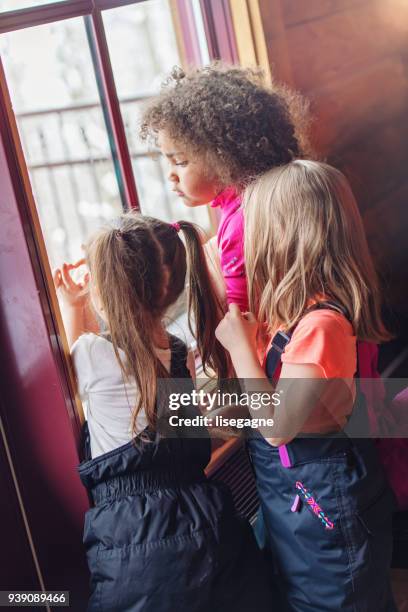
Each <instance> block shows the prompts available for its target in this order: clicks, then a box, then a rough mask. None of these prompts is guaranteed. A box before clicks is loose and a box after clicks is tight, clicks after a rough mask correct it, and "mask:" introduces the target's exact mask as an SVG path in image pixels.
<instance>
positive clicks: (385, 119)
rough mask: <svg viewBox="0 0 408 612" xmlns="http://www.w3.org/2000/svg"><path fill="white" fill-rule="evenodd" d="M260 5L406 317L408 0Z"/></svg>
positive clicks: (277, 61)
mask: <svg viewBox="0 0 408 612" xmlns="http://www.w3.org/2000/svg"><path fill="white" fill-rule="evenodd" d="M272 5H273V6H274V12H273V13H272V11H271V6H272ZM259 7H260V12H261V16H262V21H263V25H264V33H265V41H266V45H267V48H268V58H269V62H270V65H271V67H272V75H273V76H275V78H277V79H278V80H279V79H282V80H284V81H286V83H287V84H288V85H290V86H292V87H294V88H296V89H298V90H299V91H301V92H302V93H304V94H305V95H306V96H307V97H309V98H310V100H311V102H312V111H313V114H314V118H315V120H314V123H313V125H312V142H313V144H314V147H315V149H316V151H317V153H318V154H320V155H321V157H323V158H325V159H327V160H328V161H329V162H331V163H333V164H334V165H335V166H337V167H338V168H340V169H341V170H343V171H344V172H345V173H346V175H347V176H348V177H349V179H350V181H351V183H352V186H353V189H354V191H355V193H356V196H357V199H358V202H359V206H360V209H361V211H362V214H363V219H364V223H365V226H366V230H367V235H368V239H369V244H370V247H371V250H372V252H373V255H374V257H375V260H376V262H377V264H378V266H379V271H380V273H381V274H382V276H383V278H384V282H385V287H386V289H385V293H386V295H387V298H388V300H389V302H390V303H391V304H392V308H393V309H394V312H396V313H399V315H401V316H399V315H398V316H399V320H400V321H402V320H403V319H404V317H406V320H408V283H407V278H406V277H407V276H408V275H407V274H406V271H407V270H408V249H407V248H406V243H407V238H406V237H407V235H408V178H407V177H408V172H407V168H408V2H407V1H406V0H308V1H307V2H302V1H299V0H273V2H271V0H259ZM272 22H273V23H272ZM407 331H408V330H407Z"/></svg>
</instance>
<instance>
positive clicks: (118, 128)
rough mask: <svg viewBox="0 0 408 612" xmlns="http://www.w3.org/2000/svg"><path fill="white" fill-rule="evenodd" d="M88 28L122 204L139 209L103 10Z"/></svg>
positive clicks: (89, 20) (89, 18) (95, 14)
mask: <svg viewBox="0 0 408 612" xmlns="http://www.w3.org/2000/svg"><path fill="white" fill-rule="evenodd" d="M85 26H86V31H87V35H88V40H89V45H90V49H91V54H92V61H93V63H94V67H95V74H96V78H97V83H98V89H99V93H100V97H101V102H102V108H103V113H104V119H105V123H106V127H107V131H108V135H109V142H110V146H111V151H112V157H113V162H114V165H115V172H116V177H117V180H118V183H119V189H120V194H121V198H122V204H123V206H124V208H125V209H128V208H136V209H139V198H138V195H137V188H136V183H135V178H134V174H133V168H132V159H131V156H130V152H129V147H128V143H127V139H126V132H125V126H124V124H123V118H122V112H121V109H120V103H119V99H118V95H117V91H116V86H115V80H114V76H113V71H112V65H111V61H110V56H109V49H108V43H107V40H106V34H105V28H104V25H103V21H102V15H101V12H100V10H99V9H94V10H93V12H92V15H90V16H87V17H85Z"/></svg>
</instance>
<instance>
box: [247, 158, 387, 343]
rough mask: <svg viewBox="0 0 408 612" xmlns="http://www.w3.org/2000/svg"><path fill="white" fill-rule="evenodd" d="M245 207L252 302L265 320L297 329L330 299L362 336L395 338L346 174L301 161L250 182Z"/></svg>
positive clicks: (376, 340)
mask: <svg viewBox="0 0 408 612" xmlns="http://www.w3.org/2000/svg"><path fill="white" fill-rule="evenodd" d="M243 206H244V216H245V262H246V269H247V276H248V292H249V301H250V308H251V310H252V311H253V312H255V313H256V314H257V316H258V319H259V320H260V321H261V322H262V323H266V324H267V326H268V327H269V329H272V328H276V327H277V326H279V325H283V326H284V327H285V328H286V329H290V328H292V327H294V326H295V325H296V324H297V323H298V322H299V320H300V319H301V317H302V316H303V315H304V313H305V310H306V309H307V307H308V306H309V305H310V303H311V302H312V301H314V300H316V299H319V298H322V299H326V300H327V299H329V300H332V301H334V302H336V303H337V304H339V305H340V306H342V307H343V309H345V311H346V312H347V313H348V317H349V319H350V321H351V323H352V325H353V328H354V331H355V334H356V335H357V337H358V338H359V339H362V340H371V341H375V342H380V341H384V340H387V339H389V334H388V333H387V331H386V329H385V327H384V325H383V323H382V321H381V315H380V295H379V287H378V280H377V275H376V272H375V269H374V266H373V263H372V260H371V256H370V253H369V249H368V245H367V241H366V237H365V233H364V228H363V223H362V220H361V216H360V213H359V211H358V207H357V204H356V201H355V199H354V196H353V193H352V191H351V188H350V185H349V183H348V181H347V179H346V178H345V176H344V175H343V174H342V173H341V172H339V171H338V170H336V169H335V168H333V167H332V166H329V165H327V164H324V163H320V162H315V161H306V160H295V161H293V162H290V163H289V164H286V165H284V166H281V167H278V168H274V169H272V170H270V171H269V172H267V173H265V174H264V175H262V176H261V177H260V178H258V179H257V180H256V181H255V182H254V183H252V184H251V185H249V186H248V188H247V189H246V191H245V193H244V198H243Z"/></svg>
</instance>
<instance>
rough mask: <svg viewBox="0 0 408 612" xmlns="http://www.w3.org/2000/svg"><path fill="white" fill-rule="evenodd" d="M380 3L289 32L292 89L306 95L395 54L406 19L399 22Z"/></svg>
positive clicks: (407, 30)
mask: <svg viewBox="0 0 408 612" xmlns="http://www.w3.org/2000/svg"><path fill="white" fill-rule="evenodd" d="M382 4H383V5H385V6H384V8H383V9H381V7H380V6H379V5H378V3H376V2H372V3H369V4H363V5H357V6H354V7H352V8H350V10H348V11H343V12H340V13H335V14H334V15H329V16H327V17H326V18H325V19H318V20H312V21H309V22H308V23H305V24H303V25H302V27H295V28H291V29H289V30H288V32H287V47H288V50H289V56H290V61H291V64H292V74H293V79H294V82H295V83H296V87H298V88H300V89H302V91H305V92H308V91H310V90H313V89H315V88H318V87H321V86H323V85H326V84H327V83H330V82H332V81H333V80H334V81H335V80H337V79H339V78H343V77H345V76H347V75H349V74H350V73H354V72H356V71H359V70H360V69H361V68H362V67H366V66H369V65H371V64H375V63H377V62H379V61H380V60H381V59H382V58H384V57H389V56H391V55H393V54H398V53H399V51H400V50H401V49H402V48H403V47H404V44H406V41H407V40H408V19H407V20H401V19H400V18H399V17H398V15H396V13H395V11H394V10H392V5H387V2H384V0H382ZM387 6H389V7H391V8H390V9H387ZM380 9H381V11H380ZM385 19H386V20H387V27H384V20H385Z"/></svg>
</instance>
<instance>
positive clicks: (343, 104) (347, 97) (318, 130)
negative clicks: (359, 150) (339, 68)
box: [310, 56, 408, 155]
mask: <svg viewBox="0 0 408 612" xmlns="http://www.w3.org/2000/svg"><path fill="white" fill-rule="evenodd" d="M310 99H311V101H312V104H313V111H314V113H315V116H316V120H315V123H314V129H313V134H312V138H313V141H314V142H315V144H316V146H317V147H318V149H319V150H320V151H321V153H323V154H325V155H327V154H328V153H329V152H335V151H338V150H339V149H343V148H344V147H346V146H348V145H350V144H351V143H352V142H355V141H356V140H358V139H359V138H361V137H363V134H365V133H366V132H367V129H372V130H377V129H381V126H382V127H383V129H385V127H386V126H387V124H389V123H392V122H393V121H394V118H395V117H400V116H402V115H403V113H406V110H407V108H408V79H407V77H406V67H405V65H404V63H403V62H402V61H401V59H400V58H399V57H392V56H391V57H389V58H386V59H385V60H383V61H381V62H379V63H378V64H372V65H370V66H369V67H368V68H366V69H364V70H361V71H360V72H353V73H352V74H350V75H348V76H346V77H344V78H342V79H338V80H336V81H332V82H331V83H330V84H329V85H328V86H327V87H322V88H320V89H319V90H318V91H315V92H314V93H313V94H311V95H310Z"/></svg>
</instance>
